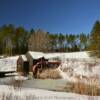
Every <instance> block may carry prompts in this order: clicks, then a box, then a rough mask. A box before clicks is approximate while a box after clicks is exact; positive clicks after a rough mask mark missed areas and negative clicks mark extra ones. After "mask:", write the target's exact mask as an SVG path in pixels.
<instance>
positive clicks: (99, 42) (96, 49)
mask: <svg viewBox="0 0 100 100" xmlns="http://www.w3.org/2000/svg"><path fill="white" fill-rule="evenodd" d="M89 48H90V50H91V51H93V52H92V54H93V55H94V56H97V57H100V21H98V20H97V21H96V22H95V24H94V26H93V28H92V31H91V36H90V47H89Z"/></svg>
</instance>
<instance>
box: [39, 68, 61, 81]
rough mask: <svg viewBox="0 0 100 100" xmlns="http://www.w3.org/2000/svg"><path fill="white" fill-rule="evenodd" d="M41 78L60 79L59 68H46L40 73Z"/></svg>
mask: <svg viewBox="0 0 100 100" xmlns="http://www.w3.org/2000/svg"><path fill="white" fill-rule="evenodd" d="M38 78H40V79H60V78H61V76H60V74H59V71H58V70H57V69H46V70H44V71H43V72H42V73H40V74H39V75H38Z"/></svg>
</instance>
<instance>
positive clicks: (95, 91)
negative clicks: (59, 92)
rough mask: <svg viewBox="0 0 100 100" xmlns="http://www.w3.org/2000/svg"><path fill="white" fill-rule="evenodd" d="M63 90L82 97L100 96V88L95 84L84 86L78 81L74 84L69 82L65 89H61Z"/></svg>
mask: <svg viewBox="0 0 100 100" xmlns="http://www.w3.org/2000/svg"><path fill="white" fill-rule="evenodd" d="M63 90H64V91H66V92H74V93H79V94H82V95H90V96H100V87H98V86H97V84H96V83H95V82H94V83H91V84H85V83H82V82H80V81H78V82H76V83H74V82H69V83H67V84H66V86H65V87H63Z"/></svg>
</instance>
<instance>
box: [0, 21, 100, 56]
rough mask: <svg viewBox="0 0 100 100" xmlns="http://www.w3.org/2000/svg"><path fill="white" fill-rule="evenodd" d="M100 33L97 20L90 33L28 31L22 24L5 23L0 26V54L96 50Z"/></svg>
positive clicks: (99, 41)
mask: <svg viewBox="0 0 100 100" xmlns="http://www.w3.org/2000/svg"><path fill="white" fill-rule="evenodd" d="M99 33H100V22H99V21H96V22H95V24H94V25H93V28H92V31H91V32H90V34H85V33H79V34H74V33H73V34H67V33H66V34H64V33H50V32H45V31H43V30H42V29H38V30H34V29H30V30H29V31H27V30H26V29H25V28H24V27H21V26H19V27H15V26H14V25H12V24H9V25H3V26H1V27H0V54H5V55H16V54H25V53H26V52H27V51H29V50H31V51H42V52H75V51H85V50H94V51H95V50H96V49H98V48H99V47H100V39H99V37H100V35H99ZM97 43H98V44H99V45H98V47H97ZM96 51H97V50H96Z"/></svg>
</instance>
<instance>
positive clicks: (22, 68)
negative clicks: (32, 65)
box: [17, 55, 29, 76]
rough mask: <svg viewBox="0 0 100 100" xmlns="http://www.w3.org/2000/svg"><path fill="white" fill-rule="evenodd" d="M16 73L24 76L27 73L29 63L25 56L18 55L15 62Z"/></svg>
mask: <svg viewBox="0 0 100 100" xmlns="http://www.w3.org/2000/svg"><path fill="white" fill-rule="evenodd" d="M17 72H18V73H20V74H21V75H25V76H26V75H27V74H28V73H29V62H28V60H27V58H26V56H25V55H20V56H19V58H18V60H17Z"/></svg>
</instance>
